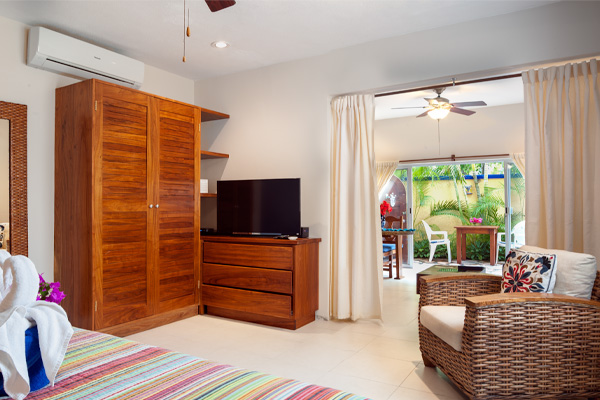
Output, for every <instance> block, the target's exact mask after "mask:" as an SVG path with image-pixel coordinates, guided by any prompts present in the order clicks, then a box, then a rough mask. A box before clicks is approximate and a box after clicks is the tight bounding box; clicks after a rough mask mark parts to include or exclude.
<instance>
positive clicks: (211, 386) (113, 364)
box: [27, 329, 363, 400]
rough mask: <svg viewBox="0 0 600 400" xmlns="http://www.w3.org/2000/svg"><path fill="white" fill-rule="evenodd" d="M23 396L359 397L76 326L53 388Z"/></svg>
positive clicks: (335, 399) (304, 399)
mask: <svg viewBox="0 0 600 400" xmlns="http://www.w3.org/2000/svg"><path fill="white" fill-rule="evenodd" d="M27 399H31V400H34V399H48V400H51V399H56V400H58V399H60V400H69V399H72V400H74V399H78V400H79V399H156V400H163V399H269V400H271V399H297V400H307V399H314V400H341V399H344V400H357V399H363V397H359V396H355V395H352V394H349V393H345V392H341V391H339V390H335V389H329V388H325V387H321V386H316V385H310V384H307V383H302V382H298V381H295V380H292V379H283V378H278V377H275V376H272V375H267V374H263V373H260V372H253V371H248V370H244V369H240V368H235V367H232V366H229V365H222V364H217V363H214V362H210V361H206V360H203V359H200V358H196V357H192V356H188V355H185V354H180V353H175V352H172V351H169V350H165V349H161V348H158V347H153V346H146V345H142V344H139V343H135V342H131V341H129V340H125V339H121V338H117V337H114V336H109V335H105V334H102V333H97V332H90V331H85V330H80V329H76V330H75V334H74V335H73V338H72V339H71V342H70V343H69V349H68V351H67V354H66V356H65V360H64V362H63V365H62V367H61V368H60V371H59V372H58V376H57V379H56V383H55V386H54V387H46V388H44V389H41V390H38V391H36V392H33V393H31V394H30V395H29V396H27Z"/></svg>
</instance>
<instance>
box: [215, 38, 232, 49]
mask: <svg viewBox="0 0 600 400" xmlns="http://www.w3.org/2000/svg"><path fill="white" fill-rule="evenodd" d="M210 45H211V46H212V47H216V48H217V49H224V48H225V47H229V43H227V42H224V41H222V40H218V41H216V42H212V43H211V44H210Z"/></svg>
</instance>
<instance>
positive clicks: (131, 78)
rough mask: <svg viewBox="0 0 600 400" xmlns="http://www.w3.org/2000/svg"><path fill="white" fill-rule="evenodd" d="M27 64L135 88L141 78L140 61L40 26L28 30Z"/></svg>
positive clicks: (141, 80)
mask: <svg viewBox="0 0 600 400" xmlns="http://www.w3.org/2000/svg"><path fill="white" fill-rule="evenodd" d="M27 65H29V66H31V67H35V68H40V69H45V70H48V71H52V72H58V73H64V74H68V75H74V76H77V77H81V78H85V79H90V78H95V79H100V80H103V81H107V82H113V83H117V84H120V85H125V86H130V87H134V88H139V87H140V86H142V82H143V81H144V63H143V62H141V61H137V60H134V59H133V58H129V57H125V56H123V55H121V54H117V53H114V52H112V51H109V50H106V49H103V48H102V47H98V46H95V45H93V44H90V43H86V42H83V41H81V40H77V39H75V38H72V37H70V36H66V35H63V34H61V33H58V32H54V31H51V30H50V29H46V28H42V27H40V26H36V27H33V28H31V30H30V31H29V43H28V48H27Z"/></svg>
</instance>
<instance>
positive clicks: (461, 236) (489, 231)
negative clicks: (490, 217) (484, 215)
mask: <svg viewBox="0 0 600 400" xmlns="http://www.w3.org/2000/svg"><path fill="white" fill-rule="evenodd" d="M455 228H456V262H457V263H458V264H460V263H462V261H463V259H466V258H467V233H472V234H477V235H490V265H496V238H497V233H498V227H497V226H490V225H466V226H455Z"/></svg>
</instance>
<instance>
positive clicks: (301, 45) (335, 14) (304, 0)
mask: <svg viewBox="0 0 600 400" xmlns="http://www.w3.org/2000/svg"><path fill="white" fill-rule="evenodd" d="M553 2H556V1H554V0H552V1H546V0H533V1H528V0H519V1H517V0H503V1H497V0H468V1H464V0H418V1H416V0H411V1H407V0H238V3H237V4H236V5H234V6H233V7H230V8H227V9H225V10H222V11H219V12H217V13H211V12H210V11H209V9H208V7H207V6H206V4H205V2H204V1H203V0H187V1H186V3H187V4H188V5H189V9H190V27H191V32H192V36H191V37H190V38H188V39H187V44H186V47H187V51H186V53H187V54H186V58H187V62H186V63H183V62H182V56H183V32H184V28H183V0H153V1H152V0H146V1H134V0H125V1H124V0H120V1H116V0H104V1H90V0H70V1H56V0H44V1H29V0H21V1H7V0H0V15H2V16H4V17H6V18H10V19H13V20H17V21H21V22H23V23H25V24H28V25H31V26H35V25H41V26H44V27H46V28H50V29H53V30H57V31H59V32H62V33H65V34H68V35H70V36H74V37H77V38H79V39H83V40H85V41H88V42H91V43H94V44H96V45H99V46H102V47H105V48H108V49H110V50H113V51H116V52H118V53H121V54H124V55H126V56H129V57H132V58H135V59H138V60H140V61H143V62H144V63H146V64H149V65H152V66H154V67H158V68H160V69H163V70H166V71H170V72H172V73H175V74H177V75H180V76H184V77H187V78H190V79H193V80H201V79H205V78H210V77H215V76H219V75H226V74H231V73H235V72H240V71H244V70H249V69H254V68H259V67H263V66H267V65H272V64H277V63H281V62H286V61H291V60H296V59H301V58H306V57H311V56H316V55H320V54H325V53H328V52H331V51H333V50H335V49H339V48H343V47H348V46H352V45H356V44H360V43H366V42H370V41H374V40H378V39H383V38H387V37H394V36H400V35H404V34H407V33H411V32H418V31H423V30H427V29H432V28H438V27H443V26H448V25H451V24H456V23H460V22H465V21H470V20H475V19H480V18H485V17H490V16H495V15H500V14H506V13H511V12H516V11H520V10H524V9H528V8H533V7H537V6H542V5H546V4H549V3H553ZM473 34H474V35H475V34H477V33H476V32H474V33H473ZM215 40H225V41H227V42H229V43H231V47H229V48H228V49H225V50H219V49H215V48H212V47H211V46H210V44H211V43H212V42H213V41H215ZM464 40H466V41H467V42H466V43H468V38H464ZM449 93H450V92H448V96H447V97H450V98H451V100H453V101H459V100H458V97H457V98H456V99H455V98H452V96H451V95H450V94H449ZM417 97H425V95H423V96H421V95H418V96H417ZM426 97H430V96H429V94H427V95H426ZM475 97H478V98H479V97H480V96H479V95H477V96H475ZM469 99H471V96H469ZM403 104H407V103H405V102H404V101H402V102H401V103H399V105H403Z"/></svg>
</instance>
